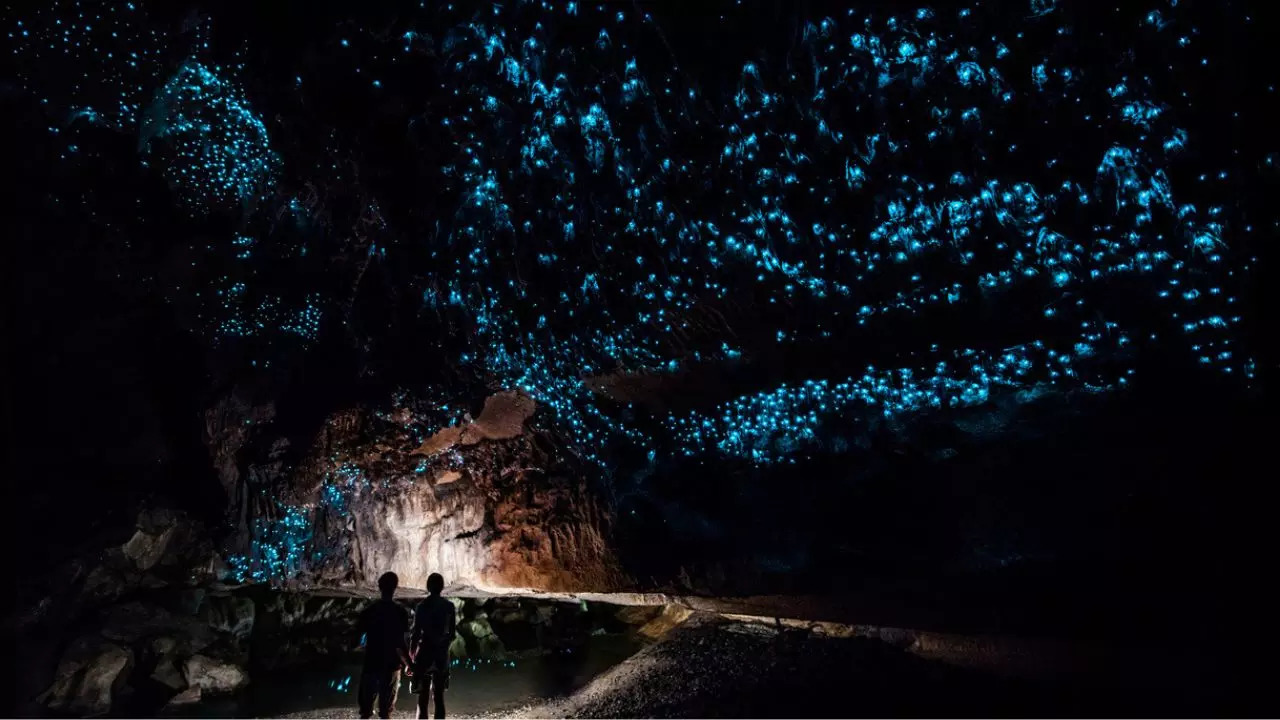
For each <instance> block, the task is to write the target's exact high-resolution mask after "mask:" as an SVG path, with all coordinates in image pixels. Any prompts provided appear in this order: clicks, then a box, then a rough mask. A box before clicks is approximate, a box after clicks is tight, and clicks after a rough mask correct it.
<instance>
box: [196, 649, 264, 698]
mask: <svg viewBox="0 0 1280 720" xmlns="http://www.w3.org/2000/svg"><path fill="white" fill-rule="evenodd" d="M182 670H183V674H184V675H185V676H186V679H187V684H188V685H190V686H191V687H193V688H198V689H199V690H200V691H201V692H204V693H210V692H212V693H227V692H234V691H236V690H239V689H240V688H242V687H244V686H245V685H247V684H248V683H249V676H248V674H247V673H245V671H244V668H241V667H240V666H239V665H235V664H234V663H230V662H226V661H223V660H218V659H216V658H212V657H209V656H208V655H193V656H191V657H190V658H188V659H187V661H186V663H185V664H184V665H183V668H182Z"/></svg>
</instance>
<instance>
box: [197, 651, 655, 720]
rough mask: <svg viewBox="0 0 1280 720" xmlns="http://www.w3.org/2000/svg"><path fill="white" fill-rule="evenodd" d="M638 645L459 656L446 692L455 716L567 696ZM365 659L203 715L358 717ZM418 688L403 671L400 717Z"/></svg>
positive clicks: (281, 683)
mask: <svg viewBox="0 0 1280 720" xmlns="http://www.w3.org/2000/svg"><path fill="white" fill-rule="evenodd" d="M637 649H639V644H638V642H637V641H636V640H634V639H631V638H629V637H626V636H621V635H602V636H596V637H592V638H590V640H589V641H588V642H587V643H586V645H585V646H584V647H582V648H580V649H579V650H577V651H575V652H567V653H560V654H558V655H542V656H535V657H529V658H523V659H521V658H516V659H512V660H509V661H488V662H485V661H481V662H473V663H466V662H463V663H460V664H459V665H458V666H457V667H455V668H454V669H453V672H452V677H451V681H450V685H451V686H450V689H449V694H448V702H449V706H448V709H449V714H450V715H451V716H453V717H479V716H484V715H489V716H493V715H494V714H495V713H501V712H502V711H503V710H506V709H510V708H516V707H522V706H528V705H529V704H530V703H531V702H534V701H538V700H545V699H551V698H557V697H564V696H567V695H569V694H571V693H573V692H574V691H575V690H577V689H579V688H581V687H583V686H584V685H586V684H587V683H588V682H589V681H590V680H591V679H592V678H594V677H596V676H597V675H599V674H601V673H602V672H604V671H606V670H608V669H609V668H611V667H614V666H616V665H617V664H618V663H620V662H622V661H624V660H626V659H627V658H628V657H630V656H631V655H633V654H634V653H635V652H636V650H637ZM359 682H360V664H359V661H358V660H357V661H354V662H343V663H340V664H335V665H334V666H331V667H327V668H312V669H304V670H293V671H286V672H280V673H277V674H273V675H269V676H267V677H264V678H262V679H261V680H260V681H256V682H255V683H254V686H253V687H252V689H251V690H250V692H249V693H248V694H247V695H246V696H245V697H243V698H241V699H240V700H239V702H238V703H236V704H234V705H233V704H232V703H231V702H230V701H228V702H226V703H223V704H221V705H218V704H212V705H205V706H204V707H202V708H201V709H200V710H199V715H201V716H204V717H228V716H232V715H234V716H239V717H284V718H346V717H352V718H354V717H357V716H358V712H357V710H356V692H357V689H358V685H359ZM417 700H418V696H417V695H415V694H413V693H411V692H410V691H409V680H408V678H402V679H401V685H400V692H399V694H398V696H397V698H396V711H395V716H396V717H402V718H403V717H409V718H411V717H414V713H415V711H416V704H417Z"/></svg>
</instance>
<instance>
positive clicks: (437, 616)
mask: <svg viewBox="0 0 1280 720" xmlns="http://www.w3.org/2000/svg"><path fill="white" fill-rule="evenodd" d="M443 591H444V577H442V576H441V575H440V573H431V575H430V577H428V578H427V592H428V593H430V595H428V596H427V599H426V600H423V601H422V602H420V603H418V607H417V609H415V610H414V612H413V639H412V640H411V641H410V642H409V647H411V648H413V661H414V667H413V674H414V676H415V677H416V678H417V679H418V717H420V718H426V717H428V715H427V702H428V698H429V697H430V695H431V694H432V691H433V690H434V692H435V698H436V720H440V719H441V718H443V717H444V691H445V689H447V688H448V687H449V646H450V645H451V644H452V643H453V639H454V638H455V637H457V636H458V612H457V610H456V609H455V608H454V607H453V603H452V602H449V601H448V600H446V599H444V598H443V597H441V596H440V593H441V592H443Z"/></svg>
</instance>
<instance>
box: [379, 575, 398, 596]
mask: <svg viewBox="0 0 1280 720" xmlns="http://www.w3.org/2000/svg"><path fill="white" fill-rule="evenodd" d="M397 587H400V578H399V577H398V576H397V575H396V574H395V573H393V572H389V573H383V574H382V577H380V578H378V589H379V590H381V591H382V597H384V598H387V599H388V600H390V599H391V596H392V595H395V594H396V588H397Z"/></svg>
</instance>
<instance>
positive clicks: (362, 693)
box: [356, 572, 409, 718]
mask: <svg viewBox="0 0 1280 720" xmlns="http://www.w3.org/2000/svg"><path fill="white" fill-rule="evenodd" d="M399 585H400V578H398V577H397V576H396V574H395V573H393V572H389V573H385V574H384V575H383V576H382V577H380V578H378V590H380V591H381V592H382V599H381V600H378V601H377V602H375V603H374V604H372V605H370V606H369V607H367V608H365V609H364V612H362V613H360V619H359V620H358V621H357V622H356V632H358V633H360V636H361V638H362V642H363V644H364V671H363V672H361V673H360V690H359V695H358V697H359V702H360V717H362V718H371V717H373V699H374V698H375V697H376V698H377V699H378V717H381V718H389V717H391V711H392V710H393V709H395V706H396V693H397V692H398V691H399V690H400V671H401V669H402V668H407V667H408V666H409V648H408V646H407V644H406V643H405V637H406V636H407V635H408V634H409V613H407V612H405V610H404V608H401V607H400V606H399V605H396V604H395V602H394V601H393V600H392V599H391V598H392V597H393V596H394V595H395V594H396V588H397V587H398V586H399Z"/></svg>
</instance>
